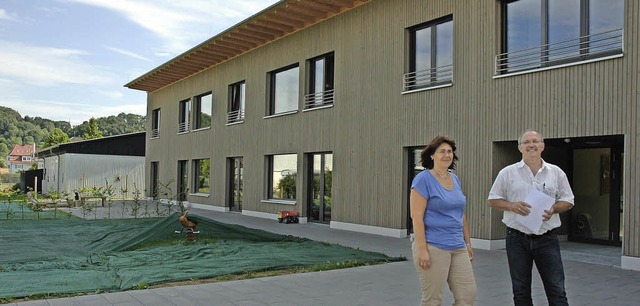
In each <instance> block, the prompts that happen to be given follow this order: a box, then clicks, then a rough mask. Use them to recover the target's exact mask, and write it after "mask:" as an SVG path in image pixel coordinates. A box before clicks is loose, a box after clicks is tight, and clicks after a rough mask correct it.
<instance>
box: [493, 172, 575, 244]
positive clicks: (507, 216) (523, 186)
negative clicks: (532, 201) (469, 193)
mask: <svg viewBox="0 0 640 306" xmlns="http://www.w3.org/2000/svg"><path fill="white" fill-rule="evenodd" d="M532 188H536V189H538V190H540V191H542V192H544V193H546V194H548V195H549V196H551V197H553V198H555V199H556V201H565V202H569V203H571V204H572V205H573V203H574V196H573V191H571V186H570V185H569V180H567V175H566V174H565V173H564V171H562V169H560V167H558V166H556V165H553V164H549V163H546V162H545V161H544V160H543V161H542V167H541V168H540V170H538V173H536V175H535V176H534V175H533V173H532V172H531V169H530V168H529V167H528V166H527V165H526V164H525V163H524V161H523V160H521V161H519V162H517V163H515V164H512V165H509V166H506V167H505V168H503V169H502V170H500V173H498V177H496V180H495V182H494V183H493V186H492V187H491V191H489V200H494V199H503V200H505V201H508V202H518V201H524V199H525V198H526V197H527V194H529V191H530V190H531V189H532ZM540 218H542V216H540ZM502 222H503V223H504V224H505V225H506V226H508V227H511V228H514V229H517V230H519V231H521V232H523V233H525V234H535V235H541V234H544V233H546V232H547V231H549V230H552V229H554V228H557V227H560V225H561V222H560V216H559V215H558V214H553V216H552V217H551V219H549V221H546V222H543V223H542V227H541V228H540V230H539V231H538V232H537V233H532V232H531V231H530V230H528V229H526V228H525V227H523V226H521V225H519V223H517V222H516V213H514V212H512V211H508V210H507V211H504V215H503V218H502Z"/></svg>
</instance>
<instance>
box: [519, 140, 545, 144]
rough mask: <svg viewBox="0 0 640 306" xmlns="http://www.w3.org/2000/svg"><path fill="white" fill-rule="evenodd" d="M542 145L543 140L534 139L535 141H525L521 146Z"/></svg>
mask: <svg viewBox="0 0 640 306" xmlns="http://www.w3.org/2000/svg"><path fill="white" fill-rule="evenodd" d="M540 143H542V140H539V139H534V140H525V141H523V142H521V143H520V144H523V145H530V144H536V145H537V144H540Z"/></svg>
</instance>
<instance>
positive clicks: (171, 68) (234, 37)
mask: <svg viewBox="0 0 640 306" xmlns="http://www.w3.org/2000/svg"><path fill="white" fill-rule="evenodd" d="M370 1H371V0H282V1H280V2H278V3H276V4H274V5H272V6H270V7H268V8H266V9H264V10H263V11H261V12H259V13H257V14H255V15H253V16H252V17H249V18H247V19H245V20H244V21H242V22H240V23H238V24H236V25H235V26H233V27H231V28H229V29H227V30H226V31H224V32H222V33H220V34H219V35H217V36H214V37H212V38H210V39H209V40H207V41H205V42H203V43H201V44H199V45H197V46H195V47H194V48H192V49H190V50H188V51H186V52H184V53H182V54H180V55H178V56H177V57H175V58H173V59H172V60H170V61H168V62H166V63H164V64H162V65H160V66H159V67H157V68H155V69H153V70H151V71H149V72H147V73H146V74H144V75H143V76H141V77H139V78H137V79H135V80H133V81H131V82H129V83H127V84H126V85H125V87H128V88H131V89H137V90H142V91H147V92H153V91H156V90H158V89H160V88H163V87H165V86H168V85H170V84H173V83H175V82H178V81H180V80H182V79H184V78H187V77H189V76H191V75H194V74H196V73H198V72H200V71H203V70H205V69H209V68H211V67H213V66H216V65H218V64H221V63H223V62H226V61H228V60H230V59H232V58H235V57H237V56H239V55H242V54H244V53H247V52H249V51H251V50H254V49H256V48H258V47H260V46H263V45H266V44H268V43H270V42H273V41H276V40H278V39H280V38H282V37H285V36H287V35H289V34H292V33H295V32H297V31H300V30H302V29H304V28H307V27H310V26H312V25H314V24H316V23H319V22H321V21H324V20H326V19H329V18H331V17H333V16H335V15H338V14H340V13H343V12H346V11H348V10H351V9H353V8H355V7H358V6H360V5H363V4H365V3H368V2H370Z"/></svg>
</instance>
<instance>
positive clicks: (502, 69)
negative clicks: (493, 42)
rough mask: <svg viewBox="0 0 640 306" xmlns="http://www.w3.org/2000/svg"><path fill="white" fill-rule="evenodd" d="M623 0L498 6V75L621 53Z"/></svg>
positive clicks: (528, 0)
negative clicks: (501, 22) (500, 27)
mask: <svg viewBox="0 0 640 306" xmlns="http://www.w3.org/2000/svg"><path fill="white" fill-rule="evenodd" d="M623 9H624V0H562V1H551V0H518V1H503V2H502V12H503V26H502V40H503V44H502V45H503V46H502V52H503V53H502V54H499V55H498V56H497V57H496V72H497V73H498V74H504V73H511V72H517V71H524V70H531V69H539V68H545V67H550V66H558V65H562V64H567V63H574V62H580V61H586V60H591V59H595V58H602V57H607V56H610V55H616V54H621V53H622V35H623V27H624V12H623Z"/></svg>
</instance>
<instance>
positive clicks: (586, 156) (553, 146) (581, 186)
mask: <svg viewBox="0 0 640 306" xmlns="http://www.w3.org/2000/svg"><path fill="white" fill-rule="evenodd" d="M543 136H544V135H543ZM544 142H545V149H544V152H543V153H542V158H543V159H544V160H545V161H546V162H549V163H552V164H556V165H558V166H559V167H560V168H562V169H563V170H564V171H565V173H566V174H567V178H568V179H569V183H570V184H571V188H572V190H573V194H574V196H575V206H574V207H573V209H571V210H570V211H568V212H565V213H563V214H561V216H560V218H561V220H562V227H561V228H560V231H559V233H560V234H561V235H567V236H568V239H569V240H570V241H577V242H587V243H596V244H605V245H614V246H620V245H621V241H622V235H623V234H622V233H623V231H622V229H623V224H622V218H621V216H622V209H623V203H622V198H623V196H622V195H623V190H622V160H623V155H624V152H623V148H624V136H623V135H610V136H592V137H574V138H553V139H550V138H545V139H544ZM494 150H496V151H494V152H496V153H497V154H498V155H499V157H500V159H501V160H502V162H504V163H505V164H504V165H502V166H501V167H503V166H506V165H508V164H510V163H511V162H516V161H519V160H520V159H521V156H520V155H519V153H518V150H517V143H516V142H515V141H511V142H504V143H495V144H494ZM495 160H496V157H495V156H494V161H495ZM501 167H500V168H501Z"/></svg>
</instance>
